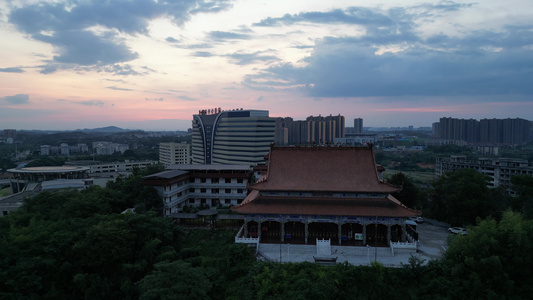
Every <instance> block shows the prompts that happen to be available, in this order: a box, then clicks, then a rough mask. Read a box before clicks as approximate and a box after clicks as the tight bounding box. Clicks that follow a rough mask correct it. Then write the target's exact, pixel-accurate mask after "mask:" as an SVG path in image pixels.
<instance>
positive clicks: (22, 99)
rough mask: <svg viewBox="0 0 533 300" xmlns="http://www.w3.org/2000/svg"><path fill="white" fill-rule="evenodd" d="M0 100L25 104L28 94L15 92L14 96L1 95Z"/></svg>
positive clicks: (28, 97)
mask: <svg viewBox="0 0 533 300" xmlns="http://www.w3.org/2000/svg"><path fill="white" fill-rule="evenodd" d="M0 100H1V101H5V102H7V103H9V104H25V103H28V102H29V100H30V96H29V95H28V94H16V95H14V96H5V97H2V98H0Z"/></svg>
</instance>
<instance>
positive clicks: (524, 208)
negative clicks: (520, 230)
mask: <svg viewBox="0 0 533 300" xmlns="http://www.w3.org/2000/svg"><path fill="white" fill-rule="evenodd" d="M511 184H512V189H513V190H514V191H515V192H516V193H517V196H516V197H513V198H511V208H512V209H514V210H516V211H521V212H522V213H523V214H524V217H526V218H528V219H533V176H529V175H517V176H513V177H511Z"/></svg>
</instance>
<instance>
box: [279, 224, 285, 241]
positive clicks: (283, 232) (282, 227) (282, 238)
mask: <svg viewBox="0 0 533 300" xmlns="http://www.w3.org/2000/svg"><path fill="white" fill-rule="evenodd" d="M279 224H280V225H281V242H282V243H283V242H284V241H285V222H281V221H280V222H279Z"/></svg>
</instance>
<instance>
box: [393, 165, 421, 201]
mask: <svg viewBox="0 0 533 300" xmlns="http://www.w3.org/2000/svg"><path fill="white" fill-rule="evenodd" d="M387 182H388V183H390V184H392V185H396V186H401V187H402V190H401V191H399V192H396V193H392V195H393V196H394V197H395V198H396V199H398V200H399V201H400V202H402V203H403V204H404V205H405V206H407V207H411V208H415V207H417V206H419V205H420V201H419V199H420V190H419V189H418V187H417V186H416V185H415V184H414V183H413V182H412V181H411V179H409V177H407V176H406V175H405V174H404V173H402V172H400V173H396V174H394V175H392V176H391V177H390V178H389V179H388V180H387Z"/></svg>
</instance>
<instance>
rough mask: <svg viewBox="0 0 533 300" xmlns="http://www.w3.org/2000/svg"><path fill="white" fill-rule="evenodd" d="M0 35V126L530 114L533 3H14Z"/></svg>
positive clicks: (368, 123)
mask: <svg viewBox="0 0 533 300" xmlns="http://www.w3.org/2000/svg"><path fill="white" fill-rule="evenodd" d="M0 40H1V44H0V129H2V128H4V129H5V128H13V129H18V130H22V129H43V130H45V129H46V130H74V129H81V128H97V127H104V126H118V127H122V128H128V129H143V130H171V131H173V130H186V129H187V128H189V127H190V126H191V120H192V115H193V114H197V113H198V111H199V110H203V109H210V108H221V109H222V110H231V109H239V108H244V109H260V110H268V111H269V113H270V116H271V117H292V118H294V119H295V120H303V119H305V118H306V117H308V116H311V115H313V116H318V115H322V116H327V115H339V114H340V115H343V116H345V117H346V126H353V119H354V118H363V121H364V126H365V127H396V126H399V127H403V126H414V127H422V126H431V124H432V123H434V122H438V120H439V118H441V117H454V118H468V119H469V118H473V119H478V120H479V119H483V118H523V119H528V120H532V121H533V97H532V96H533V1H531V0H506V1H501V0H483V1H479V0H478V1H477V2H472V1H433V0H426V1H411V0H403V1H383V0H381V1H380V0H368V1H363V0H360V1H354V0H351V1H343V0H334V1H323V0H320V1H315V0H291V1H286V0H269V1H258V0H236V1H231V0H220V1H217V0H178V1H173V0H139V1H127V0H108V1H103V0H94V1H92V0H82V1H77V0H68V1H63V0H54V1H42V0H39V1H18V0H4V1H1V2H0Z"/></svg>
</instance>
